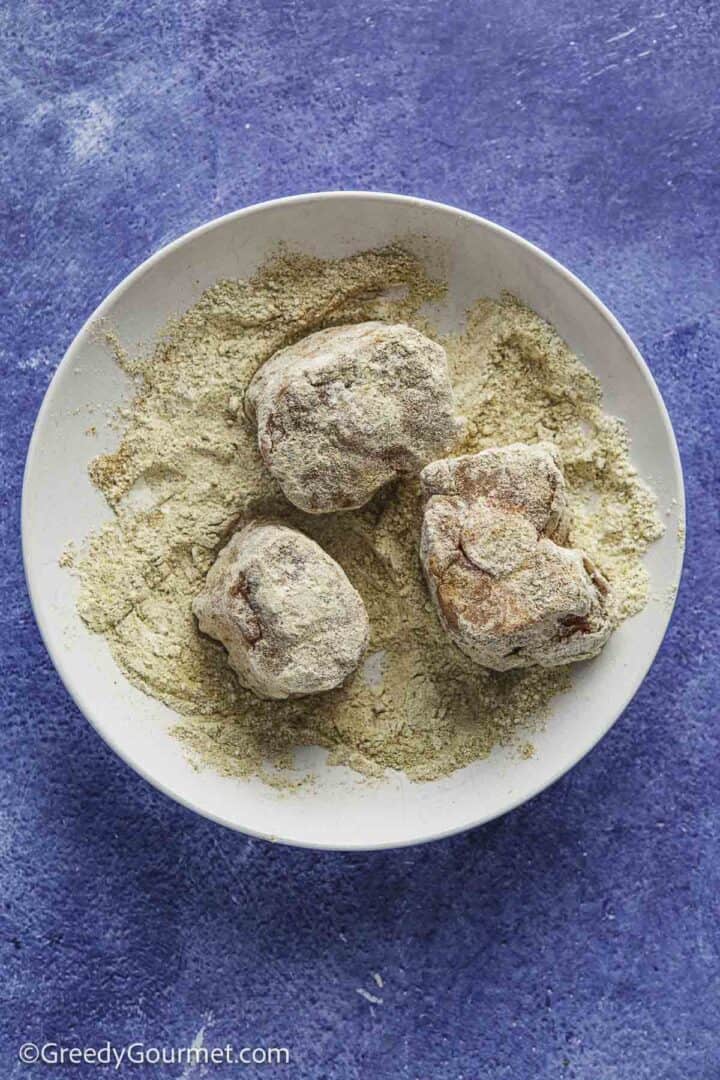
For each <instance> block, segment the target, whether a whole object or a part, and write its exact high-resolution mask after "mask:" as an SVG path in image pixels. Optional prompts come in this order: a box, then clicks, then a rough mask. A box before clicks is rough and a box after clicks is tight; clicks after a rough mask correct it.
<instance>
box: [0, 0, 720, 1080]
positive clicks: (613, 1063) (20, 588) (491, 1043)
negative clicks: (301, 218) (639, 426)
mask: <svg viewBox="0 0 720 1080" xmlns="http://www.w3.org/2000/svg"><path fill="white" fill-rule="evenodd" d="M718 15H719V12H718V8H717V6H716V5H712V4H702V3H699V2H697V0H662V2H661V0H652V2H629V3H623V4H619V3H618V2H617V0H609V3H608V4H596V3H594V2H592V0H580V2H577V0H547V2H545V3H542V4H539V3H535V2H534V0H520V2H518V3H515V4H507V5H506V4H502V3H500V4H499V3H494V2H489V0H479V2H471V0H455V2H453V3H447V2H436V0H413V2H410V0H390V3H378V2H375V0H371V2H366V3H363V4H358V3H351V2H349V0H341V2H338V3H328V2H324V0H304V2H297V3H293V2H292V0H287V2H271V0H266V2H265V3H262V2H259V0H247V2H245V3H242V4H240V3H232V2H230V0H225V2H223V0H220V2H211V0H186V2H184V3H182V4H172V3H165V2H162V0H154V2H153V0H150V2H148V0H143V2H140V0H122V2H121V0H103V2H102V3H100V2H98V0H92V2H88V0H86V2H84V3H83V4H75V3H71V2H69V0H47V2H45V3H41V2H38V0H35V2H30V0H23V2H20V0H15V2H12V3H10V4H9V5H6V6H5V14H4V15H3V24H4V30H3V35H2V46H1V48H2V54H3V55H2V67H1V68H0V71H1V72H2V76H1V77H2V81H3V101H2V110H1V111H0V117H1V120H0V122H1V123H2V127H3V130H4V139H3V144H2V155H3V157H2V173H3V177H4V180H5V184H4V193H3V199H2V205H1V206H0V214H1V215H2V231H3V233H4V238H5V247H4V258H3V263H2V266H1V267H0V276H1V279H2V281H1V287H2V292H3V294H4V295H5V297H6V298H7V300H8V304H7V308H6V311H5V313H4V315H3V319H2V322H1V323H0V339H1V340H0V346H1V347H2V370H3V383H2V391H3V399H4V401H3V419H2V433H1V435H2V456H1V457H0V480H1V483H2V528H3V543H4V547H3V551H4V558H3V562H2V567H1V568H0V585H1V587H2V600H3V608H2V612H3V617H2V620H1V622H0V642H1V644H2V652H3V669H4V671H3V675H2V681H1V682H0V695H1V699H2V710H3V712H2V716H3V737H2V744H1V746H0V755H1V757H2V772H1V774H0V790H1V796H0V852H1V853H2V861H1V863H0V964H1V965H2V973H3V974H2V990H1V991H0V993H1V994H2V998H3V999H4V1000H3V1006H2V1010H1V1016H0V1024H1V1025H2V1035H1V1040H0V1075H2V1077H11V1078H14V1077H20V1076H26V1075H30V1074H32V1075H43V1076H50V1075H63V1076H74V1077H79V1076H93V1075H103V1074H104V1071H103V1070H100V1069H95V1068H92V1067H90V1066H78V1067H75V1068H70V1067H68V1068H67V1069H56V1070H53V1069H50V1068H42V1067H38V1068H37V1069H32V1068H31V1069H27V1068H24V1067H22V1066H20V1065H19V1064H17V1062H16V1049H17V1046H18V1045H19V1044H20V1043H21V1042H23V1041H24V1040H25V1039H32V1040H33V1041H36V1042H41V1041H43V1040H44V1039H57V1040H59V1041H65V1042H66V1043H68V1044H69V1045H81V1046H82V1045H98V1044H100V1043H101V1042H102V1041H103V1040H105V1039H111V1040H112V1041H113V1042H114V1043H115V1044H116V1045H118V1046H119V1045H122V1044H124V1043H127V1042H130V1041H132V1040H145V1041H147V1042H148V1043H154V1044H155V1045H163V1044H165V1045H167V1046H170V1045H181V1046H183V1045H187V1044H188V1043H190V1042H191V1041H192V1040H193V1038H194V1037H195V1036H196V1035H197V1034H198V1033H199V1032H200V1030H201V1029H203V1028H204V1040H205V1045H207V1046H220V1045H223V1044H224V1043H225V1042H226V1041H230V1042H234V1043H235V1044H236V1045H245V1044H262V1043H272V1044H274V1045H279V1046H287V1047H289V1048H290V1049H291V1052H292V1064H291V1066H290V1067H289V1068H286V1070H285V1071H286V1072H289V1073H290V1074H292V1075H297V1076H303V1077H304V1076H308V1077H337V1078H354V1077H366V1076H378V1077H418V1078H426V1077H452V1078H455V1077H473V1078H474V1077H483V1078H484V1077H487V1078H492V1080H533V1078H535V1077H538V1078H545V1077H573V1078H581V1080H585V1078H592V1080H594V1078H598V1080H626V1078H627V1080H644V1078H648V1080H676V1078H677V1080H715V1078H717V1077H718V1076H720V999H719V993H720V991H719V983H718V970H719V967H718V964H719V959H720V958H719V956H718V953H719V949H720V930H719V921H718V917H719V915H720V912H719V910H718V896H719V895H720V814H719V812H718V790H719V789H720V786H719V784H718V780H719V771H720V770H719V768H718V762H719V761H720V755H719V753H718V741H719V740H718V725H717V709H716V706H717V701H718V681H719V680H718V653H717V650H718V616H717V585H718V572H717V543H718V537H717V490H718V489H717V473H716V468H717V466H716V456H715V442H716V433H717V404H718V380H717V354H718V347H719V346H720V340H719V338H720V328H719V326H718V319H717V313H718V308H719V306H720V295H719V289H718V284H717V241H718V235H719V232H720V229H719V226H718V198H717V178H718V157H719V155H718V145H717V109H718V105H717V100H718V98H717V84H718V79H717V56H718V53H717V48H716V43H717V40H718V34H719V33H720V18H719V17H718ZM713 129H714V130H713ZM342 187H348V188H352V187H362V188H376V189H381V190H394V191H400V192H408V193H412V194H418V195H424V196H427V197H431V198H436V199H440V200H442V201H446V202H451V203H455V204H458V205H460V206H463V207H466V208H468V209H471V210H475V211H477V212H479V213H481V214H483V215H485V216H487V217H489V218H491V219H494V220H496V221H498V222H500V223H502V224H504V225H507V226H509V227H510V228H512V229H514V230H516V231H517V232H520V233H521V234H523V235H524V236H527V237H528V238H529V239H531V240H533V241H535V242H536V243H538V244H540V245H542V246H543V247H545V248H546V249H547V250H548V251H550V252H551V253H552V254H553V255H555V256H556V257H558V258H559V259H560V260H561V261H563V262H564V263H566V264H567V265H568V266H569V267H570V268H571V269H573V270H574V271H575V272H577V273H578V274H579V275H580V276H581V277H582V278H583V279H584V280H585V281H587V282H588V284H589V285H590V286H591V287H592V288H594V289H595V290H596V291H597V292H598V293H599V295H600V296H601V297H602V298H603V299H604V300H605V301H606V302H607V303H608V304H609V306H610V307H611V308H612V310H613V311H615V313H616V314H617V315H618V316H619V318H620V319H621V321H623V322H624V324H625V325H626V327H627V328H628V330H629V331H630V333H631V334H632V335H633V336H634V338H635V339H636V341H637V342H638V344H639V345H640V347H641V349H642V350H643V352H644V354H645V356H646V357H647V359H648V362H649V364H650V366H651V368H652V370H653V373H654V375H655V378H656V379H657V381H658V383H659V385H660V388H661V390H662V392H663V394H664V396H665V400H666V402H667V403H668V406H669V409H670V412H671V415H672V418H673V421H674V424H675V429H676V432H677V434H678V438H679V442H680V446H681V452H682V456H683V460H684V465H685V469H686V479H687V487H688V497H689V506H690V514H689V552H688V559H687V564H686V573H685V577H684V583H683V588H682V590H681V594H680V600H679V605H678V608H677V609H676V613H675V616H674V619H673V623H672V626H671V629H670V633H669V634H668V637H667V639H666V642H665V644H664V646H663V648H662V651H661V653H660V655H659V657H658V660H657V662H656V664H655V666H654V668H653V670H652V673H651V675H650V676H649V678H648V679H647V681H646V682H645V684H644V686H643V687H642V689H641V691H640V693H639V694H638V695H637V697H636V699H635V701H634V702H633V704H632V705H631V707H630V708H629V709H628V710H627V712H626V714H625V716H624V717H623V718H622V720H621V721H620V722H619V723H618V724H617V725H616V727H615V728H614V729H613V731H612V733H611V734H610V735H609V736H608V738H606V739H605V740H604V742H603V743H602V744H601V745H600V746H599V747H598V748H597V749H596V750H595V751H594V752H593V753H592V754H591V755H590V756H589V758H587V759H586V760H585V761H584V762H583V763H582V764H581V765H579V766H578V767H577V768H576V769H575V770H574V771H573V772H572V773H571V774H570V775H569V776H567V777H566V778H565V779H564V780H562V781H561V782H560V783H558V784H557V785H555V787H554V788H552V789H551V790H550V791H547V792H545V793H544V794H543V795H542V796H540V797H539V798H537V799H535V800H534V801H533V802H532V803H531V804H529V805H526V806H525V807H523V808H522V809H520V810H518V811H516V812H514V813H513V814H511V815H509V816H508V817H506V818H505V819H503V820H500V821H498V822H496V823H494V824H492V825H490V826H487V827H485V828H483V829H479V830H476V831H475V832H473V833H471V834H467V835H464V836H460V837H456V838H454V839H452V840H449V841H445V842H442V843H438V844H435V845H431V846H429V847H426V848H416V849H410V850H405V851H401V852H397V853H392V852H390V853H377V854H368V855H359V856H358V855H355V856H352V857H347V856H343V855H327V854H325V855H323V854H313V853H307V852H302V851H294V850H286V849H283V848H278V847H272V846H270V845H266V844H264V843H261V842H253V841H250V840H246V839H244V838H243V837H242V836H238V835H234V834H232V833H230V832H227V831H224V830H222V829H220V828H218V827H215V826H213V825H212V824H210V823H208V822H205V821H203V820H200V819H199V818H197V817H195V816H193V815H192V814H191V813H189V812H187V811H185V810H183V809H181V808H180V807H178V806H176V805H174V804H173V803H172V802H170V801H169V800H167V799H166V798H164V797H163V796H161V795H160V794H158V793H156V792H155V791H153V790H151V789H150V788H149V787H148V786H147V785H146V784H145V783H144V782H143V781H142V780H140V779H139V778H138V777H136V776H135V775H134V774H133V773H131V772H130V770H129V769H127V768H126V767H125V766H124V765H122V764H121V763H120V762H119V761H118V760H117V759H116V758H115V757H114V756H113V754H112V753H111V752H110V751H109V750H108V749H107V748H106V747H105V746H104V744H103V743H102V742H101V740H100V739H99V738H98V737H97V736H96V735H95V734H94V733H93V731H92V730H91V729H90V727H89V726H88V725H87V724H86V722H85V721H84V720H83V718H82V717H81V716H80V715H79V713H78V711H77V710H76V708H75V707H74V706H73V704H72V703H71V701H70V700H69V698H68V696H67V694H66V693H65V691H64V690H63V687H62V686H61V684H60V681H59V679H58V677H57V675H56V674H55V671H54V669H53V668H52V665H51V663H50V661H49V659H48V657H47V655H46V654H45V651H44V649H43V646H42V644H41V642H40V639H39V635H38V632H37V630H36V627H35V624H34V621H33V617H32V614H31V612H30V609H29V605H28V601H27V597H26V594H25V590H24V584H23V578H22V569H21V562H20V552H19V544H18V530H19V523H18V516H19V495H20V485H21V473H22V466H23V460H24V454H25V449H26V446H27V441H28V439H29V436H30V431H31V428H32V424H33V420H34V417H35V414H36V412H37V409H38V406H39V404H40V401H41V398H42V395H43V393H44V391H45V388H46V386H47V383H48V381H49V379H50V376H51V374H52V371H53V369H54V368H55V366H56V365H57V363H58V362H59V360H60V358H61V356H62V354H63V352H64V350H65V348H66V347H67V345H68V344H69V342H70V340H71V337H72V336H73V334H74V333H75V331H76V330H77V329H78V327H79V326H80V325H81V323H82V322H83V321H84V319H85V318H86V317H87V316H88V315H89V314H90V312H91V311H92V310H93V309H94V308H95V306H96V305H97V304H98V302H99V301H100V300H101V299H102V298H103V296H104V295H105V294H106V293H107V292H108V290H109V289H110V287H111V286H112V285H114V284H116V283H117V282H118V281H119V280H120V279H121V278H122V277H123V276H124V275H125V274H126V273H127V272H128V271H130V270H131V269H132V268H133V267H134V266H135V265H136V264H137V263H138V262H139V261H141V260H142V259H143V258H145V257H146V256H147V255H148V254H150V253H151V252H152V251H154V250H155V249H156V248H157V247H158V246H160V245H161V244H162V243H164V242H165V241H167V240H169V239H170V238H172V237H175V236H177V235H179V234H180V233H182V232H185V231H186V230H187V229H189V228H190V227H192V226H195V225H197V224H199V223H200V222H202V221H204V220H206V219H208V218H210V217H213V216H215V215H217V214H220V213H222V212H225V211H228V210H232V209H235V208H237V207H239V206H243V205H247V204H249V203H252V202H256V201H259V200H262V199H266V198H269V197H273V196H277V195H283V194H291V193H295V192H299V191H308V190H318V189H323V188H342ZM713 485H714V494H713ZM713 587H714V588H715V591H716V596H715V613H714V614H713V605H712V603H711V592H712V589H713ZM372 972H379V973H380V974H381V975H382V977H383V979H384V984H385V985H384V988H383V989H382V990H378V988H377V986H376V985H375V983H374V982H373V981H372V978H371V973H372ZM358 988H365V989H367V990H369V991H370V992H374V993H376V994H377V995H378V996H381V997H382V998H383V1003H382V1004H381V1005H374V1004H372V1003H370V1002H368V1001H367V1000H366V999H364V998H363V997H362V996H361V995H359V994H358V993H357V992H356V991H357V989H358ZM224 1071H225V1072H228V1073H231V1072H232V1071H233V1070H232V1069H229V1068H228V1069H225V1070H223V1068H222V1067H218V1068H217V1069H215V1070H213V1069H209V1070H207V1071H206V1070H204V1069H202V1068H198V1069H196V1070H195V1071H193V1070H192V1069H190V1070H187V1071H185V1072H184V1071H183V1066H179V1065H175V1066H167V1067H159V1068H157V1069H148V1070H145V1071H143V1070H137V1069H135V1070H132V1069H128V1070H127V1072H128V1074H130V1075H139V1074H141V1075H153V1076H163V1077H164V1076H168V1077H179V1076H201V1075H216V1074H217V1075H223V1072H224ZM258 1071H259V1072H262V1071H263V1070H258ZM269 1071H270V1072H272V1071H273V1070H269ZM252 1072H253V1070H252V1069H247V1070H246V1074H251V1073H252ZM123 1074H125V1070H123Z"/></svg>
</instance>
